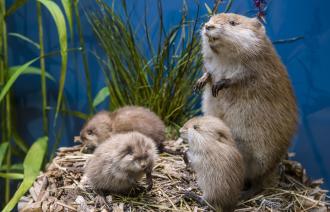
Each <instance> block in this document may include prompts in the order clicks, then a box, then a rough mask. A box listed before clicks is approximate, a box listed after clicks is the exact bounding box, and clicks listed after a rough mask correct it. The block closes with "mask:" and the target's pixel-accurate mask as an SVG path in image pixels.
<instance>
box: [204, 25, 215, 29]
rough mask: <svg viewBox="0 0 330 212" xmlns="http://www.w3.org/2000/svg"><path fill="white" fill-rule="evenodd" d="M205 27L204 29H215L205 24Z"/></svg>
mask: <svg viewBox="0 0 330 212" xmlns="http://www.w3.org/2000/svg"><path fill="white" fill-rule="evenodd" d="M205 29H206V30H212V29H215V26H213V25H207V24H205Z"/></svg>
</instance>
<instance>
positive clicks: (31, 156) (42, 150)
mask: <svg viewBox="0 0 330 212" xmlns="http://www.w3.org/2000/svg"><path fill="white" fill-rule="evenodd" d="M47 142H48V137H46V136H45V137H41V138H39V139H38V140H36V141H35V142H34V143H33V144H32V146H31V148H30V149H29V151H28V153H27V154H26V157H25V159H24V162H23V167H24V179H23V182H22V184H21V185H20V186H19V188H18V189H17V191H16V192H15V194H14V196H13V198H12V199H11V200H10V201H9V203H8V204H7V205H6V207H5V208H4V209H3V211H12V210H13V208H14V207H15V205H16V204H17V202H18V201H19V200H20V198H21V197H22V196H23V195H24V194H25V192H26V191H27V190H28V189H29V188H30V187H31V185H32V184H33V182H34V180H35V179H36V178H37V176H38V175H39V172H40V169H41V165H42V162H43V159H44V156H45V154H46V152H47Z"/></svg>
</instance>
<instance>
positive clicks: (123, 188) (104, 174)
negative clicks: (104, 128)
mask: <svg viewBox="0 0 330 212" xmlns="http://www.w3.org/2000/svg"><path fill="white" fill-rule="evenodd" d="M157 157H158V155H157V149H156V146H155V143H154V142H153V141H152V140H151V139H150V138H148V137H146V136H145V135H143V134H141V133H139V132H128V133H124V134H116V135H113V136H111V138H109V139H107V140H105V141H104V142H103V143H101V144H100V145H99V146H98V147H97V148H96V150H95V152H94V154H93V156H92V157H91V158H90V159H89V160H88V162H87V164H86V167H85V175H86V177H87V179H88V182H89V183H90V185H91V186H92V188H93V189H95V190H97V191H110V192H113V193H120V194H122V193H128V192H130V191H131V190H132V189H134V188H135V187H136V186H137V182H138V181H139V180H140V179H141V178H142V176H143V175H144V174H146V179H147V185H148V188H147V190H150V189H151V188H152V177H151V172H152V168H153V166H154V163H155V160H156V159H157Z"/></svg>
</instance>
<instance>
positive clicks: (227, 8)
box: [224, 0, 234, 13]
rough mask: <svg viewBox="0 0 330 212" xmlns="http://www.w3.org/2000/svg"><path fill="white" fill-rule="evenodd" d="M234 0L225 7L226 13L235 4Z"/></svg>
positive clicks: (230, 0)
mask: <svg viewBox="0 0 330 212" xmlns="http://www.w3.org/2000/svg"><path fill="white" fill-rule="evenodd" d="M233 2H234V0H229V1H228V3H227V6H226V9H225V11H224V12H225V13H226V12H228V11H229V10H230V8H231V5H232V4H233Z"/></svg>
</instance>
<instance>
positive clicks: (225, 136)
mask: <svg viewBox="0 0 330 212" xmlns="http://www.w3.org/2000/svg"><path fill="white" fill-rule="evenodd" d="M218 135H219V137H220V138H224V139H227V135H225V134H224V133H223V132H222V131H219V132H218Z"/></svg>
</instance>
